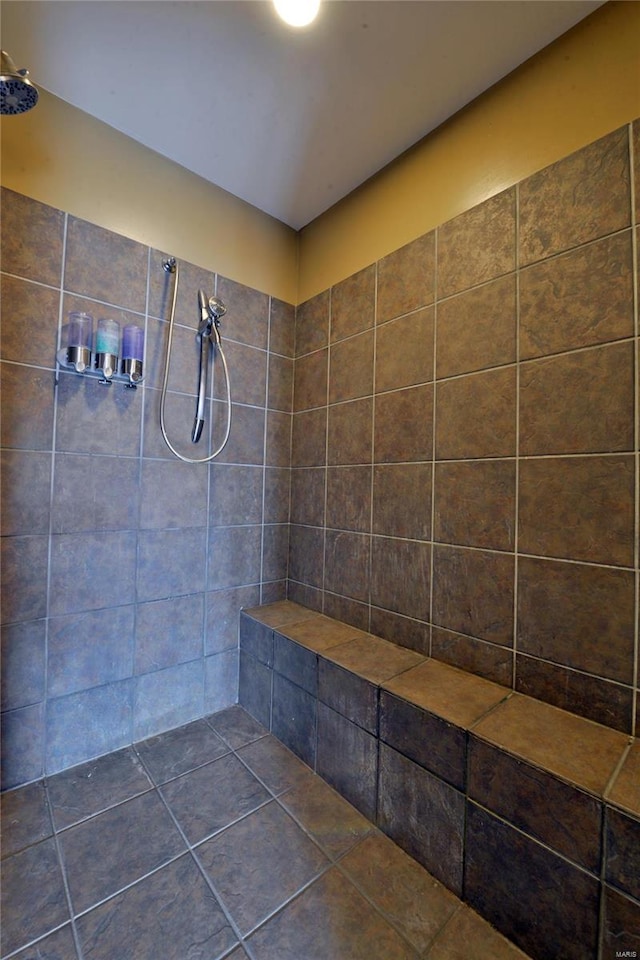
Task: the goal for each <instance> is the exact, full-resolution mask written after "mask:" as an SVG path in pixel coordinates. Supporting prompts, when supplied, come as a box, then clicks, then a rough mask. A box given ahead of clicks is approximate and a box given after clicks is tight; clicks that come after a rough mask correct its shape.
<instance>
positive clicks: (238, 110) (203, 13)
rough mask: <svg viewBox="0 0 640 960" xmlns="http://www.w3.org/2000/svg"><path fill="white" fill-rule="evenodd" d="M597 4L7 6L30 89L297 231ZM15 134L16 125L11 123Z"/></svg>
mask: <svg viewBox="0 0 640 960" xmlns="http://www.w3.org/2000/svg"><path fill="white" fill-rule="evenodd" d="M601 2H602V0H599V2H597V0H596V2H593V0H491V2H485V0H472V2H467V0H441V2H436V0H407V2H405V0H324V2H323V4H322V7H321V10H320V15H319V18H318V20H317V21H316V23H315V24H314V25H313V26H311V27H308V28H306V29H303V30H294V29H292V28H288V27H286V26H285V25H284V24H283V23H282V22H281V21H280V20H279V19H278V18H277V16H276V14H275V12H274V10H273V7H272V4H271V3H270V2H269V0H212V2H209V0H196V2H192V0H177V2H175V0H107V2H105V0H56V2H51V0H45V2H40V0H22V2H17V0H3V2H2V7H1V17H2V46H3V48H4V49H5V50H7V51H8V52H9V54H10V55H11V56H12V58H13V59H14V61H15V62H16V64H17V66H18V67H28V68H29V70H30V74H31V78H32V79H33V80H34V81H35V83H36V84H39V85H40V86H42V87H44V88H45V89H47V90H49V91H50V92H51V93H54V94H55V95H56V96H58V97H60V98H61V99H63V100H66V101H68V102H69V103H71V104H73V105H74V106H76V107H79V108H80V109H81V110H84V111H86V112H87V113H89V114H91V115H92V116H94V117H97V118H98V119H99V120H102V121H104V122H105V123H107V124H110V125H111V126H112V127H115V128H116V129H117V130H120V131H121V132H123V133H125V134H128V135H129V136H130V137H133V138H134V139H135V140H137V141H139V142H140V143H142V144H145V145H146V146H147V147H150V148H152V149H153V150H155V151H157V152H158V153H161V154H163V155H164V156H166V157H169V158H170V159H172V160H174V161H176V162H177V163H179V164H181V165H182V166H183V167H186V168H187V169H188V170H191V171H193V172H194V173H197V174H199V175H200V176H201V177H204V178H205V179H206V180H209V181H211V182H212V183H215V184H217V185H218V186H220V187H223V188H224V189H225V190H228V191H229V192H230V193H233V194H235V195H236V196H238V197H241V198H242V199H244V200H246V201H248V202H249V203H251V204H253V205H254V206H256V207H258V208H259V209H261V210H264V211H266V212H267V213H269V214H271V215H272V216H274V217H276V218H278V219H279V220H282V221H284V222H285V223H287V224H289V225H290V226H292V227H294V228H295V229H299V228H300V227H302V226H304V225H305V224H307V223H308V222H309V221H310V220H312V219H313V218H314V217H317V216H318V215H319V214H321V213H322V212H323V211H324V210H326V209H327V208H328V207H330V206H331V205H332V204H334V203H336V201H338V200H340V199H341V198H342V197H343V196H345V195H346V194H347V193H349V192H350V191H351V190H353V189H354V188H355V187H357V186H358V185H359V184H361V183H362V182H364V181H365V180H366V179H367V178H369V177H370V176H371V175H372V174H374V173H376V172H377V171H378V170H380V169H381V168H382V167H384V166H385V165H386V164H387V163H389V161H390V160H392V159H394V158H395V157H397V156H398V155H399V154H400V153H401V152H402V151H404V150H406V149H407V148H408V147H410V146H411V145H412V144H414V143H416V142H417V141H418V140H420V139H421V138H422V137H423V136H425V135H426V134H427V133H429V132H430V131H431V130H433V129H434V128H435V127H436V126H438V125H439V124H440V123H442V122H443V121H444V120H446V119H447V118H448V117H450V116H451V115H452V114H454V113H455V112H456V111H458V110H459V109H460V108H461V107H463V106H464V105H465V104H467V103H469V102H470V101H471V100H473V99H474V98H475V97H477V96H478V95H479V94H480V93H482V92H483V91H484V90H486V89H487V88H488V87H490V86H491V85H492V84H494V83H496V81H498V80H499V79H500V78H502V77H504V76H505V75H506V74H507V73H509V72H510V71H511V70H513V69H514V68H515V67H517V66H518V64H520V63H522V62H523V61H524V60H526V59H527V58H528V57H530V56H532V55H533V54H534V53H536V51H538V50H540V49H541V48H542V47H544V46H546V45H547V44H548V43H550V42H551V41H552V40H554V39H555V38H556V37H558V36H559V35H560V34H562V33H564V32H565V31H566V30H568V29H569V28H570V27H572V26H573V25H574V24H575V23H577V22H578V21H579V20H581V19H582V18H583V17H585V16H587V15H588V14H589V13H591V12H592V11H593V10H595V9H596V8H597V7H598V6H600V5H601ZM12 122H19V121H18V120H14V121H12Z"/></svg>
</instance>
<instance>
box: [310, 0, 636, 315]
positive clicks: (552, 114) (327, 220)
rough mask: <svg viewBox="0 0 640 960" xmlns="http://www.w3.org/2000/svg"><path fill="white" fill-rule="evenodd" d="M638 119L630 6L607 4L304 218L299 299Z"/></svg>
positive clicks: (626, 1)
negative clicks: (348, 191) (366, 178)
mask: <svg viewBox="0 0 640 960" xmlns="http://www.w3.org/2000/svg"><path fill="white" fill-rule="evenodd" d="M638 116H640V3H638V2H635V0H634V2H630V0H624V2H611V3H608V4H606V5H605V6H603V7H600V8H599V9H598V10H597V11H595V12H594V13H593V14H592V15H591V16H590V17H588V18H586V19H585V20H583V21H581V22H580V23H579V24H578V25H577V26H576V27H574V28H573V29H572V30H571V31H569V32H568V33H567V34H565V35H564V36H563V37H560V38H559V39H558V40H557V41H555V43H553V44H551V45H550V46H548V47H546V48H545V49H544V50H542V51H541V52H540V53H539V54H537V55H536V56H535V57H533V58H532V59H531V60H529V61H527V62H526V63H525V64H523V65H522V66H521V67H519V68H518V69H517V70H516V71H514V72H513V73H512V74H510V75H509V76H508V77H506V78H505V79H504V80H502V81H501V82H500V83H498V84H497V85H496V86H494V87H492V88H491V89H490V90H489V91H487V92H486V93H485V94H483V95H482V96H481V97H478V99H477V100H475V101H473V103H471V104H470V105H469V106H468V107H466V108H465V109H464V110H463V111H461V112H460V113H458V114H456V115H455V116H454V117H453V118H452V119H451V120H449V121H448V122H447V123H445V124H444V125H443V126H441V127H440V128H439V129H438V130H436V131H435V132H434V133H432V134H431V135H429V136H428V137H426V138H425V139H424V140H422V141H421V142H420V143H419V144H417V145H416V146H415V147H413V148H412V149H411V150H410V151H408V152H407V153H405V154H403V155H402V156H401V157H399V158H398V159H397V160H396V161H394V162H393V163H392V164H390V165H389V166H388V167H386V168H385V169H384V170H383V171H381V173H379V174H378V175H377V176H375V177H374V178H373V179H371V180H369V181H367V183H365V184H364V185H363V186H362V187H360V188H359V189H358V190H356V191H354V192H353V193H352V194H350V195H349V196H348V197H347V198H345V199H344V200H342V201H341V202H340V203H338V204H336V205H335V206H334V207H332V208H331V209H330V210H329V211H327V212H326V213H325V214H323V215H322V216H320V217H318V218H317V219H316V220H314V221H313V222H312V223H311V224H309V225H308V226H307V227H305V228H304V229H303V230H302V232H301V235H300V251H299V257H300V267H299V279H298V301H299V302H303V301H304V300H306V299H308V298H309V297H311V296H313V295H314V294H316V293H319V292H320V291H321V290H325V289H326V288H327V287H329V286H331V285H332V284H334V283H337V282H338V281H339V280H342V279H344V278H345V277H347V276H350V275H351V274H352V273H355V272H356V271H357V270H359V269H361V268H362V267H365V266H367V265H368V264H370V263H373V262H374V261H375V260H378V259H379V258H380V257H382V256H385V255H386V254H387V253H390V252H391V251H392V250H396V249H397V248H398V247H400V246H402V245H403V244H405V243H408V242H409V241H410V240H413V239H415V238H416V237H418V236H420V235H421V234H423V233H426V232H427V231H428V230H431V229H433V228H434V227H436V226H438V225H439V224H441V223H444V222H445V221H447V220H449V219H451V217H454V216H456V214H458V213H461V212H462V211H464V210H468V209H469V208H470V207H473V206H475V204H477V203H480V202H481V201H482V200H485V199H486V198H487V197H490V196H493V195H494V194H496V193H499V192H500V191H501V190H504V189H505V188H506V187H509V186H512V185H513V184H514V183H517V182H518V181H519V180H522V179H524V178H525V177H527V176H529V175H530V174H532V173H535V172H536V171H537V170H541V169H542V168H543V167H545V166H547V165H548V164H550V163H553V162H555V161H556V160H559V159H561V158H562V157H565V156H567V155H568V154H570V153H572V152H573V151H574V150H577V149H579V148H580V147H582V146H584V145H586V144H587V143H590V142H592V141H593V140H597V139H598V137H601V136H604V134H606V133H610V132H611V131H612V130H615V129H616V128H617V127H620V126H622V125H623V124H624V123H627V122H629V121H631V120H634V119H635V118H636V117H638Z"/></svg>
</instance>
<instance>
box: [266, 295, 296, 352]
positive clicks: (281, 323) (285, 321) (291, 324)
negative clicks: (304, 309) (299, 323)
mask: <svg viewBox="0 0 640 960" xmlns="http://www.w3.org/2000/svg"><path fill="white" fill-rule="evenodd" d="M295 336H296V308H295V307H294V306H293V304H291V303H286V302H285V301H284V300H277V299H276V298H275V297H272V298H271V312H270V318H269V350H270V352H272V353H279V354H281V356H283V357H293V354H294V347H295Z"/></svg>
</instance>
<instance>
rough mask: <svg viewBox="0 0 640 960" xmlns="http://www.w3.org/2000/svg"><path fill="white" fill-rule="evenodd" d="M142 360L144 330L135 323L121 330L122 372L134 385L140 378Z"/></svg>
mask: <svg viewBox="0 0 640 960" xmlns="http://www.w3.org/2000/svg"><path fill="white" fill-rule="evenodd" d="M143 360H144V330H143V329H142V328H141V327H138V326H137V325H136V324H135V323H130V324H127V326H126V327H125V328H124V330H123V331H122V373H123V375H124V376H126V377H128V378H129V381H130V383H131V384H133V385H134V386H135V385H136V383H139V382H140V380H142V363H143Z"/></svg>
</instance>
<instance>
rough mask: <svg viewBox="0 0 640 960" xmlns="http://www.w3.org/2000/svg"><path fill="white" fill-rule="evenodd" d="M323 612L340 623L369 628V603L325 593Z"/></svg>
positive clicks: (364, 628)
mask: <svg viewBox="0 0 640 960" xmlns="http://www.w3.org/2000/svg"><path fill="white" fill-rule="evenodd" d="M324 613H325V614H326V616H327V617H334V618H335V619H336V620H340V621H341V622H342V623H349V624H351V625H352V626H354V627H357V628H358V630H365V631H367V630H368V629H369V605H368V604H367V603H362V602H361V601H360V600H352V599H351V598H350V597H341V596H339V595H338V594H335V593H328V592H327V593H325V595H324Z"/></svg>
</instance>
